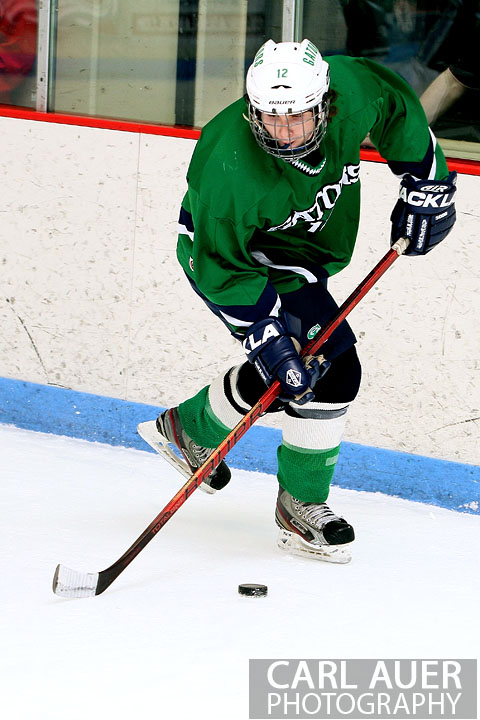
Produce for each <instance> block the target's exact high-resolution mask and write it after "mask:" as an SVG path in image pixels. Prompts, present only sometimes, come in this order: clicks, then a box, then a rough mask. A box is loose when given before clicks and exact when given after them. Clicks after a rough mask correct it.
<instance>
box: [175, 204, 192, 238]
mask: <svg viewBox="0 0 480 720" xmlns="http://www.w3.org/2000/svg"><path fill="white" fill-rule="evenodd" d="M178 232H179V233H181V234H182V235H188V237H189V238H190V240H193V233H194V232H195V229H194V227H193V218H192V216H191V214H190V213H189V212H188V211H187V210H185V208H183V207H181V208H180V217H179V218H178Z"/></svg>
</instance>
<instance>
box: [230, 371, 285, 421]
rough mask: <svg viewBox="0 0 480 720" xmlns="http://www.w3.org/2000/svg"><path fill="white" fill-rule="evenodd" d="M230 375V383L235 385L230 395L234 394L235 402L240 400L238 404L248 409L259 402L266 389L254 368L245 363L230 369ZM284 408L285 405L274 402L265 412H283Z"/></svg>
mask: <svg viewBox="0 0 480 720" xmlns="http://www.w3.org/2000/svg"><path fill="white" fill-rule="evenodd" d="M233 371H235V372H233ZM231 373H232V375H231V383H232V384H234V385H235V390H232V394H233V395H235V392H236V393H237V400H240V404H244V405H247V406H248V409H250V408H251V407H253V406H254V405H255V403H257V402H258V401H259V400H260V398H261V397H262V395H263V393H264V392H265V391H266V389H267V387H266V385H265V383H264V382H263V380H262V378H261V377H260V375H259V374H258V372H257V369H256V368H255V366H254V365H252V364H251V363H249V362H245V363H243V365H240V366H238V367H237V368H232V371H231ZM284 407H285V403H282V402H281V400H274V401H273V403H272V404H271V405H270V407H269V408H268V409H267V411H266V412H267V413H272V412H278V411H279V410H283V409H284ZM245 412H246V411H245Z"/></svg>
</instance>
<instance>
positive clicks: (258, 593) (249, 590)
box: [238, 583, 268, 597]
mask: <svg viewBox="0 0 480 720" xmlns="http://www.w3.org/2000/svg"><path fill="white" fill-rule="evenodd" d="M238 592H239V594H240V595H245V597H265V596H266V594H267V593H268V587H267V586H266V585H258V584H257V583H242V584H241V585H239V586H238Z"/></svg>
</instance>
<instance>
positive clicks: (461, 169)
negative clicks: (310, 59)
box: [0, 105, 480, 175]
mask: <svg viewBox="0 0 480 720" xmlns="http://www.w3.org/2000/svg"><path fill="white" fill-rule="evenodd" d="M0 117H10V118H17V119H19V120H37V121H40V122H50V123H59V124H61V125H78V126H80V127H92V128H103V129H106V130H120V131H122V132H134V133H144V134H146V135H165V136H168V137H178V138H187V139H190V140H197V139H198V138H199V137H200V130H198V129H195V128H190V127H182V126H180V125H175V126H174V127H172V126H170V125H153V124H151V125H150V124H148V123H140V122H131V121H128V120H115V119H110V118H101V117H89V116H86V115H64V114H58V113H41V112H36V111H35V110H26V109H24V108H18V107H13V106H8V105H4V106H3V107H0ZM360 159H361V160H368V161H370V162H382V163H384V162H386V160H385V159H384V158H382V156H381V155H380V153H379V152H377V150H374V149H373V148H361V150H360ZM447 160H448V167H449V169H450V170H456V171H457V172H458V173H462V174H465V175H480V162H478V161H475V160H461V159H459V158H447Z"/></svg>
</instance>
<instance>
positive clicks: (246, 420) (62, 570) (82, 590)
mask: <svg viewBox="0 0 480 720" xmlns="http://www.w3.org/2000/svg"><path fill="white" fill-rule="evenodd" d="M408 244H409V241H408V240H407V239H405V238H400V240H398V241H397V242H396V243H395V244H394V245H393V246H392V248H391V249H390V250H389V251H388V252H387V253H386V255H384V257H383V258H382V259H381V260H380V262H379V263H378V264H377V265H375V267H374V268H373V270H372V271H371V272H370V273H369V274H368V275H367V276H366V277H365V278H364V280H363V281H362V282H361V283H360V285H359V286H358V287H357V288H356V289H355V290H354V291H353V292H352V294H351V295H349V297H348V298H347V299H346V300H345V302H344V303H343V305H341V306H340V308H339V309H338V312H337V314H336V315H335V316H334V317H333V318H332V319H331V320H330V321H329V322H328V323H327V324H326V325H325V326H324V327H323V328H322V329H321V330H320V331H319V332H318V333H317V335H316V336H315V337H314V338H313V339H312V340H310V342H309V343H308V344H307V345H306V346H305V347H304V349H303V350H302V352H301V357H302V358H304V359H305V360H306V361H308V356H311V355H318V351H319V350H320V348H321V347H322V345H323V344H324V343H325V342H326V341H327V340H328V338H329V337H330V336H331V334H332V333H333V331H334V330H335V329H336V328H337V327H338V326H339V325H340V323H341V322H342V321H343V320H344V319H345V318H346V317H347V315H348V314H349V313H350V312H351V311H352V310H353V308H354V307H355V306H356V305H357V304H358V303H359V302H360V300H361V299H362V298H363V297H364V296H365V295H366V294H367V292H368V291H369V290H370V289H371V288H372V287H373V285H374V284H375V283H376V282H377V280H379V278H380V277H381V276H382V275H383V274H384V273H385V271H386V270H387V269H388V268H389V267H390V265H392V263H393V262H394V261H395V260H396V259H397V258H398V257H399V256H400V255H402V254H403V253H404V251H405V250H406V249H407V247H408ZM279 392H280V383H279V382H278V380H276V381H275V382H274V383H273V384H272V385H271V386H270V387H269V388H268V389H267V390H266V391H265V392H264V394H263V395H262V397H261V398H260V400H259V401H258V402H257V403H256V405H254V406H253V407H252V409H251V410H249V412H248V413H247V414H246V415H245V416H244V417H243V418H242V420H240V422H239V423H238V424H237V425H236V426H235V427H234V428H233V430H232V431H231V432H230V433H229V434H228V435H227V437H226V438H225V440H224V441H223V442H221V443H220V445H219V446H218V447H217V448H216V450H214V451H213V453H212V454H211V455H210V457H209V458H208V460H206V461H205V462H204V463H203V465H201V466H200V467H199V468H198V470H196V471H195V473H194V474H193V475H192V476H191V478H190V479H189V480H187V482H186V483H185V485H183V487H181V488H180V490H179V491H178V492H177V493H176V495H174V497H173V498H172V499H171V500H170V501H169V502H168V503H167V504H166V505H165V507H164V508H163V510H161V511H160V512H159V514H158V515H157V517H156V518H155V519H154V520H153V521H152V522H151V523H150V525H149V526H148V527H147V528H146V529H145V530H144V532H143V533H142V534H141V535H140V537H139V538H137V540H135V542H134V543H133V545H131V546H130V547H129V549H128V550H127V551H126V552H125V553H124V554H123V555H122V556H121V557H120V558H119V559H118V560H117V561H116V562H114V563H113V565H110V567H108V568H106V569H105V570H102V571H101V572H98V573H82V572H77V571H76V570H70V569H69V568H67V567H65V566H64V565H58V566H57V569H56V571H55V575H54V578H53V592H54V593H56V595H60V596H61V597H66V598H82V597H93V596H94V595H100V593H102V592H103V591H104V590H106V589H107V588H108V587H109V586H110V585H111V584H112V583H113V581H114V580H116V578H117V577H118V576H119V575H120V573H122V572H123V571H124V570H125V568H126V567H128V565H130V563H131V562H132V560H134V559H135V558H136V556H137V555H138V554H139V553H140V552H141V551H142V550H143V548H144V547H145V546H146V545H147V544H148V543H149V542H150V541H151V540H152V539H153V538H154V537H155V535H156V534H157V533H158V531H159V530H161V529H162V527H163V526H164V525H165V524H166V523H167V522H168V520H170V518H171V517H172V515H173V514H174V513H176V512H177V510H178V509H179V508H180V507H181V506H182V505H183V503H184V502H185V500H187V499H188V498H189V497H190V495H191V494H192V493H193V492H194V491H195V490H196V489H197V487H198V486H199V485H200V483H201V482H202V481H203V480H204V479H206V478H207V477H208V476H209V475H210V473H211V472H212V471H213V470H214V469H215V468H216V467H217V466H218V465H219V464H220V462H221V461H222V460H223V459H224V457H225V456H226V455H227V453H228V452H229V451H230V450H231V449H232V448H233V446H234V445H236V443H237V442H238V441H239V440H240V438H241V437H243V435H245V433H246V432H247V430H248V429H249V428H250V427H251V426H252V425H253V423H254V422H256V421H257V420H258V418H259V417H260V416H261V415H262V414H263V413H264V412H265V411H266V410H267V408H268V407H269V406H270V405H271V404H272V402H273V401H274V400H275V398H276V397H277V396H278V394H279Z"/></svg>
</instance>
